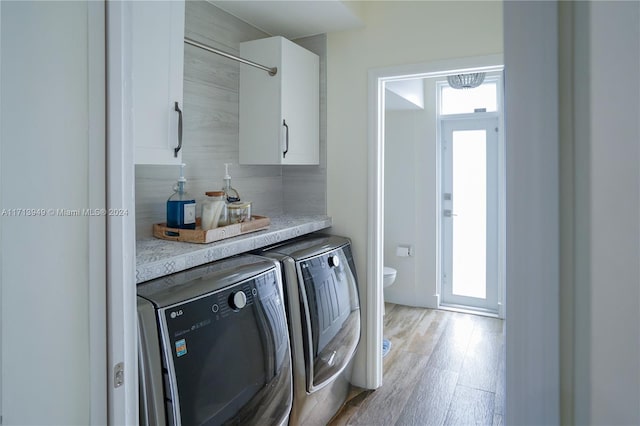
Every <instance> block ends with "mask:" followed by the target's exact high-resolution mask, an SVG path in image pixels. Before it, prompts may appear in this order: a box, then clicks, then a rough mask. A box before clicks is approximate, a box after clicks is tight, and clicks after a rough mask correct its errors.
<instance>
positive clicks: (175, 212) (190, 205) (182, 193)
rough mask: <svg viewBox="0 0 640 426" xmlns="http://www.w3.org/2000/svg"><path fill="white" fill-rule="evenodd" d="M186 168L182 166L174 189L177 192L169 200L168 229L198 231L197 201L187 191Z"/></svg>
mask: <svg viewBox="0 0 640 426" xmlns="http://www.w3.org/2000/svg"><path fill="white" fill-rule="evenodd" d="M184 166H185V164H181V165H180V177H179V178H178V183H177V184H176V186H175V187H174V188H173V190H174V191H175V192H174V193H173V195H171V197H169V199H168V200H167V227H169V228H180V229H196V200H195V199H194V198H192V197H191V196H190V195H189V194H188V193H187V190H186V189H185V184H186V182H187V180H186V179H185V177H184Z"/></svg>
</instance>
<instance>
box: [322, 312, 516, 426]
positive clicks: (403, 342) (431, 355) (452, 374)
mask: <svg viewBox="0 0 640 426" xmlns="http://www.w3.org/2000/svg"><path fill="white" fill-rule="evenodd" d="M385 309H386V315H385V318H384V336H385V337H386V338H387V339H389V340H390V341H391V351H390V352H389V354H388V355H387V356H386V357H385V358H384V376H383V385H382V387H380V388H379V389H376V390H375V391H372V390H365V389H359V388H354V389H353V390H352V392H351V394H350V399H349V400H348V401H347V403H346V404H345V405H344V406H343V408H342V409H341V410H340V412H338V414H337V415H336V416H335V417H334V418H333V419H332V420H331V422H330V423H329V425H330V426H343V425H407V426H409V425H414V426H426V425H472V424H473V425H502V419H503V415H504V321H502V320H499V319H495V318H488V317H483V316H477V315H470V314H462V313H457V312H447V311H439V310H432V309H423V308H414V307H409V306H402V305H394V304H389V303H387V304H385Z"/></svg>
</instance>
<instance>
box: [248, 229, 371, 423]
mask: <svg viewBox="0 0 640 426" xmlns="http://www.w3.org/2000/svg"><path fill="white" fill-rule="evenodd" d="M261 255H262V256H268V257H270V258H272V259H276V260H278V261H279V262H280V264H281V266H282V274H283V280H284V289H285V298H286V301H287V315H288V319H289V336H290V339H291V347H292V359H293V408H292V410H291V415H290V424H291V425H300V424H326V423H327V422H328V421H329V420H330V419H331V418H332V417H333V416H334V415H335V413H336V412H337V411H338V410H339V409H340V407H341V406H342V404H343V403H344V402H345V400H346V398H347V394H348V392H349V387H350V379H351V370H352V360H353V356H354V354H355V351H356V349H357V347H358V343H359V341H360V303H359V297H358V283H357V275H356V271H355V265H354V261H353V256H352V253H351V243H350V241H349V239H347V238H343V237H337V236H319V235H312V236H309V237H306V238H302V239H299V240H295V241H293V242H290V243H284V244H281V245H278V246H274V247H270V248H269V249H267V250H264V251H262V252H261Z"/></svg>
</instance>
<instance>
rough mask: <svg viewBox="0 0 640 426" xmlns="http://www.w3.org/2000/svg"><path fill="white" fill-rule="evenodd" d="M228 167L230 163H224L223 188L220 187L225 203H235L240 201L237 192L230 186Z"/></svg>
mask: <svg viewBox="0 0 640 426" xmlns="http://www.w3.org/2000/svg"><path fill="white" fill-rule="evenodd" d="M230 165H231V163H224V187H222V190H223V191H224V195H225V197H227V202H228V203H235V202H236V201H240V195H238V191H236V190H235V189H233V187H232V186H231V176H230V175H229V166H230Z"/></svg>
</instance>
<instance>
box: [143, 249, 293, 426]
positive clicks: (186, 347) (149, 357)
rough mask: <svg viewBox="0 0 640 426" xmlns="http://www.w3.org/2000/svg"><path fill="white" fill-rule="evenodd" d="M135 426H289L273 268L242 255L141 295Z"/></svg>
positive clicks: (283, 336)
mask: <svg viewBox="0 0 640 426" xmlns="http://www.w3.org/2000/svg"><path fill="white" fill-rule="evenodd" d="M137 292H138V335H139V351H138V352H139V375H140V424H141V425H154V426H155V425H220V424H242V425H250V424H269V425H286V424H287V423H288V420H289V412H290V411H291V405H292V371H291V354H290V343H289V332H288V327H287V320H286V314H285V306H284V305H285V304H284V298H283V293H282V282H281V274H280V265H279V264H278V263H277V262H274V261H273V260H269V259H265V258H264V257H258V256H252V255H244V256H238V257H234V258H229V259H225V260H221V261H218V262H214V263H210V264H207V265H204V266H200V267H196V268H193V269H189V270H187V271H183V272H179V273H176V274H173V275H169V276H167V277H163V278H160V279H156V280H153V281H149V282H147V283H143V284H140V285H138V287H137Z"/></svg>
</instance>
